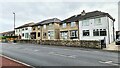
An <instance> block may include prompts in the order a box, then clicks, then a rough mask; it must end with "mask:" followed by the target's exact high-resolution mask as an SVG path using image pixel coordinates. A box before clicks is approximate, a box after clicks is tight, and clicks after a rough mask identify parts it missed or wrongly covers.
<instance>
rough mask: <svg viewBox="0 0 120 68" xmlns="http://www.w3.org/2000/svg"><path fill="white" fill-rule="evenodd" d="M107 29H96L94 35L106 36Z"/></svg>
mask: <svg viewBox="0 0 120 68" xmlns="http://www.w3.org/2000/svg"><path fill="white" fill-rule="evenodd" d="M106 35H107V34H106V29H96V30H95V29H94V30H93V36H106Z"/></svg>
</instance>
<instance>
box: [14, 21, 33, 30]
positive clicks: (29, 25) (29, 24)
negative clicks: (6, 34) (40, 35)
mask: <svg viewBox="0 0 120 68" xmlns="http://www.w3.org/2000/svg"><path fill="white" fill-rule="evenodd" d="M32 25H34V23H33V22H32V23H27V24H24V25H22V26H19V27H17V28H15V29H19V28H24V27H31V26H32Z"/></svg>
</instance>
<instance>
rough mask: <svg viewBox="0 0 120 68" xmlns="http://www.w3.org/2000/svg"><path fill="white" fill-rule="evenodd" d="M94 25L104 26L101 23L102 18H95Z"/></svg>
mask: <svg viewBox="0 0 120 68" xmlns="http://www.w3.org/2000/svg"><path fill="white" fill-rule="evenodd" d="M94 23H95V25H101V24H102V23H101V18H95V19H94Z"/></svg>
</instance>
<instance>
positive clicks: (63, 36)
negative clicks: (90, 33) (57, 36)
mask: <svg viewBox="0 0 120 68" xmlns="http://www.w3.org/2000/svg"><path fill="white" fill-rule="evenodd" d="M67 37H68V34H67V31H65V32H61V38H62V39H67Z"/></svg>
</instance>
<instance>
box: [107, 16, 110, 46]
mask: <svg viewBox="0 0 120 68" xmlns="http://www.w3.org/2000/svg"><path fill="white" fill-rule="evenodd" d="M107 22H108V43H109V44H110V31H109V19H108V16H107Z"/></svg>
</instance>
